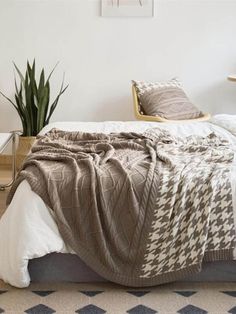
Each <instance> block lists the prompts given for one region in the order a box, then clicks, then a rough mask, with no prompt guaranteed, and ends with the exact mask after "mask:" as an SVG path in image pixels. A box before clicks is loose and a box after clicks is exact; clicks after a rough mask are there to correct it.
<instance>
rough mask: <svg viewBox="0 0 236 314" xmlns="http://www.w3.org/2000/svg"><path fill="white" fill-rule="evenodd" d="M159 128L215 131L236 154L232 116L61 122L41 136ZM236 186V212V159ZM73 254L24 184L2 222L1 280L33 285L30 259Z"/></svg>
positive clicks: (184, 131)
mask: <svg viewBox="0 0 236 314" xmlns="http://www.w3.org/2000/svg"><path fill="white" fill-rule="evenodd" d="M217 124H219V125H217ZM156 126H158V127H161V128H164V129H168V130H170V131H171V132H173V133H174V134H176V135H178V136H187V135H191V134H197V135H202V136H205V135H207V134H209V133H211V132H215V133H216V134H218V135H220V136H222V137H223V138H226V139H227V140H229V141H230V143H231V144H232V146H233V148H234V150H235V152H236V116H228V115H218V116H215V117H214V119H213V120H212V123H209V122H198V123H196V122H195V123H183V124H180V123H175V124H174V123H172V124H160V123H157V122H141V121H139V122H134V121H132V122H118V121H117V122H94V123H92V122H58V123H52V124H50V125H48V126H47V127H45V128H44V129H43V130H42V132H41V133H42V134H43V133H45V132H47V131H49V130H50V129H51V128H53V127H56V128H59V129H62V130H66V131H74V130H75V131H84V132H103V133H110V132H121V131H128V132H129V131H133V132H139V133H141V132H143V131H145V130H146V129H148V128H150V127H156ZM234 134H235V135H234ZM219 179H220V178H219ZM232 187H233V194H234V208H235V212H236V202H235V200H236V158H235V162H234V166H233V171H232ZM235 216H236V215H235ZM69 251H70V250H69V249H68V248H67V247H66V245H65V243H64V242H63V240H62V238H61V236H60V234H59V232H58V228H57V225H56V223H55V222H54V219H53V214H52V213H51V211H50V209H48V208H47V207H46V206H45V204H44V202H43V201H42V199H41V198H40V197H39V196H38V195H36V194H35V193H34V192H33V191H32V190H31V188H30V186H29V184H28V183H27V182H26V181H23V182H22V183H21V184H20V186H19V187H18V189H17V191H16V193H15V195H14V198H13V200H12V202H11V204H10V205H9V207H8V209H7V210H6V212H5V214H4V215H3V216H2V218H1V220H0V279H3V280H4V281H5V282H7V283H10V284H11V285H13V286H16V287H19V288H23V287H27V286H28V285H29V283H30V276H29V272H28V262H29V260H30V259H33V258H38V257H42V256H44V255H46V254H49V253H52V252H60V253H67V252H69Z"/></svg>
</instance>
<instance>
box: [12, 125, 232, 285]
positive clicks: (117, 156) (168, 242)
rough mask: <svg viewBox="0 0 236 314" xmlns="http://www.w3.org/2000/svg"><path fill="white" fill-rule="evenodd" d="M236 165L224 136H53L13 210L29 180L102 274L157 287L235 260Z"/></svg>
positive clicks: (67, 236)
mask: <svg viewBox="0 0 236 314" xmlns="http://www.w3.org/2000/svg"><path fill="white" fill-rule="evenodd" d="M233 158H234V153H233V152H232V150H231V149H230V146H229V144H228V142H227V141H225V140H223V139H221V138H219V137H218V136H216V135H215V134H214V133H212V134H210V135H209V136H206V137H199V136H194V135H193V136H189V137H186V138H178V137H176V136H173V135H172V134H171V133H169V132H168V131H165V130H162V129H159V128H154V129H150V130H148V131H146V132H144V133H143V134H137V133H132V132H130V133H119V134H102V133H101V134H100V133H83V132H65V131H60V130H57V129H52V130H51V131H50V132H48V133H47V134H46V135H44V136H40V137H38V139H37V142H36V144H35V145H34V147H33V149H32V154H31V155H30V156H29V157H28V159H27V160H26V162H25V163H24V165H23V168H22V171H21V172H20V173H19V176H18V178H17V180H16V182H15V183H14V185H13V187H12V189H11V192H10V194H9V197H8V203H10V201H11V199H12V197H13V195H14V193H15V191H16V189H17V187H18V185H19V184H20V182H21V181H23V180H25V179H26V180H27V181H28V182H29V184H30V186H31V188H32V190H33V191H34V192H35V193H37V194H38V195H39V196H40V197H41V198H42V199H43V201H44V202H45V204H46V205H47V206H49V207H50V208H51V209H52V210H53V211H54V215H55V220H56V223H57V225H58V228H59V231H60V233H61V235H62V237H63V240H64V241H65V243H66V244H67V245H68V246H69V247H71V248H72V249H73V250H74V251H75V252H76V253H77V254H78V256H79V257H80V258H81V259H83V260H84V261H85V262H86V263H87V264H88V265H89V266H90V267H91V268H92V269H93V270H94V271H96V272H97V273H98V274H100V275H101V276H103V277H104V278H106V279H108V280H111V281H114V282H117V283H120V284H124V285H129V286H150V285H156V284H161V283H164V282H168V281H174V280H177V279H178V278H181V277H183V276H185V275H187V274H190V273H196V272H199V271H200V270H201V265H202V262H203V260H204V259H206V260H221V259H233V249H234V247H235V230H234V216H233V204H232V191H231V182H230V171H231V166H232V161H233ZM219 178H221V180H220V181H219Z"/></svg>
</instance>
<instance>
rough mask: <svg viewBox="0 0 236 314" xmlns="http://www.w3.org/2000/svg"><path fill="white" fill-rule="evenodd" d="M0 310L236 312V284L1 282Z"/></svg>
mask: <svg viewBox="0 0 236 314" xmlns="http://www.w3.org/2000/svg"><path fill="white" fill-rule="evenodd" d="M0 313H9V314H18V313H27V314H52V313H61V314H69V313H78V314H103V313H108V314H124V313H128V314H155V313H159V314H208V313H209V314H223V313H232V314H236V283H171V284H166V285H162V286H157V287H148V288H142V289H136V288H130V287H129V288H127V287H122V286H119V285H115V284H112V283H94V284H91V283H84V284H74V283H51V284H46V283H33V284H31V285H30V287H29V288H27V289H16V288H13V287H11V286H9V285H6V284H4V283H3V282H1V281H0Z"/></svg>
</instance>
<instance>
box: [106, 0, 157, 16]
mask: <svg viewBox="0 0 236 314" xmlns="http://www.w3.org/2000/svg"><path fill="white" fill-rule="evenodd" d="M101 5H102V16H106V17H152V16H153V15H154V0H101Z"/></svg>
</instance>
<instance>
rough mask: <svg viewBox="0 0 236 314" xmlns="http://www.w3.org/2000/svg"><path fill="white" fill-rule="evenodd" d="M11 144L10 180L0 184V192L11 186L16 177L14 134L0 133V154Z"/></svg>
mask: <svg viewBox="0 0 236 314" xmlns="http://www.w3.org/2000/svg"><path fill="white" fill-rule="evenodd" d="M10 142H12V180H11V181H10V182H9V183H7V184H1V183H0V191H4V190H5V188H7V187H9V186H11V185H12V183H13V182H14V180H15V177H16V133H15V132H12V133H0V154H1V153H2V152H3V151H4V149H5V148H6V146H7V145H8V144H9V143H10Z"/></svg>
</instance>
